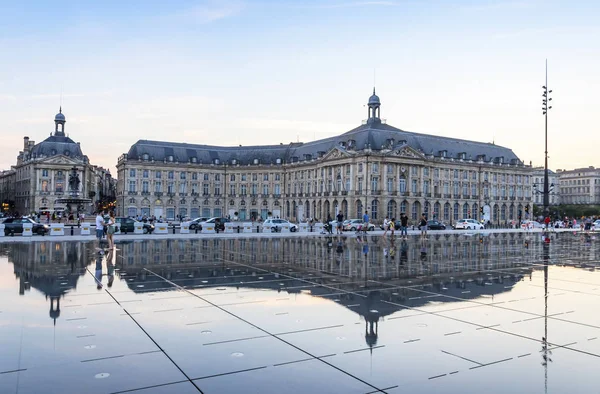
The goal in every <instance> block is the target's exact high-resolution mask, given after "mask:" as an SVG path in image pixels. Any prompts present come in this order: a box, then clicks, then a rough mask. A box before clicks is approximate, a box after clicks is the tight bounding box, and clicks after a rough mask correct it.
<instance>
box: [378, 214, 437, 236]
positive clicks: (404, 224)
mask: <svg viewBox="0 0 600 394" xmlns="http://www.w3.org/2000/svg"><path fill="white" fill-rule="evenodd" d="M398 225H399V226H398ZM396 227H400V237H401V238H402V239H408V215H406V214H404V212H402V213H401V214H400V222H396V218H392V219H391V220H390V219H389V217H387V216H386V217H385V219H384V220H383V236H384V237H385V236H387V233H388V231H389V232H390V233H391V236H392V238H393V237H394V232H395V230H396ZM419 228H420V229H421V235H424V236H425V235H427V217H426V216H425V214H423V215H422V216H421V220H420V221H419Z"/></svg>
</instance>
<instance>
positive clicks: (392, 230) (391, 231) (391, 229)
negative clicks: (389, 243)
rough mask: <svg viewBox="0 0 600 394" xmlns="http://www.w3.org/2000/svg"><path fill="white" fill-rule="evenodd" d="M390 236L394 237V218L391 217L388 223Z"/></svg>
mask: <svg viewBox="0 0 600 394" xmlns="http://www.w3.org/2000/svg"><path fill="white" fill-rule="evenodd" d="M389 228H390V233H391V237H392V238H394V230H395V229H396V218H392V220H390V224H389Z"/></svg>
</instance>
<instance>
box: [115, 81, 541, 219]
mask: <svg viewBox="0 0 600 394" xmlns="http://www.w3.org/2000/svg"><path fill="white" fill-rule="evenodd" d="M367 107H368V117H367V119H366V120H365V121H364V122H362V124H361V125H359V126H358V127H356V128H354V129H352V130H349V131H346V132H344V133H340V134H339V135H337V136H334V137H329V138H324V139H319V140H315V141H310V142H306V143H300V142H297V143H290V144H275V145H262V146H232V147H230V146H214V145H202V144H190V143H176V142H169V141H149V140H139V141H137V142H136V143H135V144H133V145H132V146H131V148H130V149H129V151H128V152H127V153H125V154H123V155H122V156H121V157H120V158H119V161H118V164H117V172H118V182H117V205H118V207H119V209H118V211H119V212H118V213H119V214H120V215H126V216H136V215H137V216H139V215H142V216H151V215H154V216H156V217H157V218H158V217H160V216H162V217H163V218H165V217H166V218H167V219H175V218H178V217H190V218H196V217H212V216H217V217H220V216H230V217H234V216H237V217H239V218H240V220H249V219H258V218H261V217H262V218H266V217H267V216H268V214H269V212H270V213H271V214H272V216H274V217H277V216H279V217H281V218H286V219H290V220H292V221H301V220H306V219H308V218H313V219H317V220H321V221H322V220H325V219H326V218H327V217H328V216H331V217H332V218H333V217H335V216H336V214H337V213H338V212H339V211H341V212H342V213H343V215H344V217H345V218H360V217H362V214H364V212H365V211H368V212H369V215H370V217H371V219H372V220H373V221H374V222H376V223H380V222H381V221H382V220H383V218H384V217H386V216H388V217H390V218H392V217H395V218H399V217H400V213H406V214H407V215H408V216H409V219H410V220H411V221H412V222H413V223H414V222H415V221H416V220H418V219H419V218H420V217H421V214H425V215H426V216H427V217H428V218H429V219H438V220H441V221H444V222H446V223H452V222H455V221H457V220H460V219H463V218H472V219H478V220H479V219H484V220H486V221H488V220H490V221H492V222H493V223H502V224H506V223H509V222H510V221H511V220H516V219H517V218H518V216H519V212H523V211H524V207H526V206H527V205H530V204H531V200H532V184H533V183H532V182H531V177H532V175H531V174H532V170H531V166H528V165H525V164H524V163H523V161H522V160H521V159H519V157H517V155H515V153H514V152H513V151H512V150H511V149H510V148H507V147H503V146H499V145H496V144H494V143H485V142H478V141H467V140H462V139H458V138H448V137H442V136H437V135H431V134H422V133H416V132H412V131H406V130H402V129H400V128H396V127H393V126H391V125H389V124H388V123H387V122H386V121H385V119H382V117H381V112H380V110H381V100H380V98H379V96H378V95H377V94H376V93H375V89H373V94H372V95H371V96H370V97H369V99H368V101H367ZM236 213H237V215H236Z"/></svg>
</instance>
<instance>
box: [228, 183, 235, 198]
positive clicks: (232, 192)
mask: <svg viewBox="0 0 600 394" xmlns="http://www.w3.org/2000/svg"><path fill="white" fill-rule="evenodd" d="M229 194H230V195H232V196H234V195H235V185H229Z"/></svg>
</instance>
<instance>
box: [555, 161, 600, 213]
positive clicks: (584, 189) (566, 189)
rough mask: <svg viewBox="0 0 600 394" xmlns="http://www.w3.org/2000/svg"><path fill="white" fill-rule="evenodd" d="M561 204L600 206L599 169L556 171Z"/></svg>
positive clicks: (591, 167)
mask: <svg viewBox="0 0 600 394" xmlns="http://www.w3.org/2000/svg"><path fill="white" fill-rule="evenodd" d="M556 173H557V175H558V177H559V182H560V198H561V203H562V204H600V168H594V167H593V166H590V167H587V168H576V169H574V170H557V172H556Z"/></svg>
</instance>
